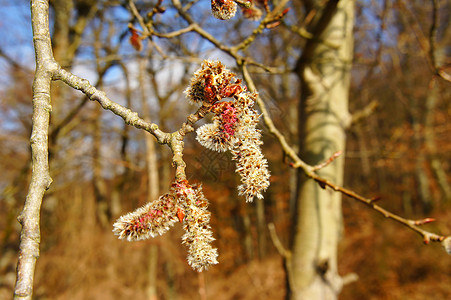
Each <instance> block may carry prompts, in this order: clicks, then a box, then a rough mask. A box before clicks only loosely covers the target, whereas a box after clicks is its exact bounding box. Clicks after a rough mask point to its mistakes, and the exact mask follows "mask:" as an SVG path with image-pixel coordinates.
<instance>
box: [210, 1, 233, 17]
mask: <svg viewBox="0 0 451 300" xmlns="http://www.w3.org/2000/svg"><path fill="white" fill-rule="evenodd" d="M236 8H237V5H236V3H235V1H233V0H211V12H212V13H213V16H214V17H215V18H217V19H219V20H228V19H230V18H233V17H234V16H235V14H236Z"/></svg>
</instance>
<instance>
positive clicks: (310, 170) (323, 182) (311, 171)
mask: <svg viewBox="0 0 451 300" xmlns="http://www.w3.org/2000/svg"><path fill="white" fill-rule="evenodd" d="M241 68H242V72H243V77H244V80H245V81H246V84H247V86H248V87H249V90H251V91H254V90H255V84H254V82H253V80H252V78H251V76H250V74H249V72H248V70H247V67H246V65H245V64H243V65H242V66H241ZM257 103H258V105H259V107H260V110H261V111H262V113H263V121H264V123H265V125H266V126H267V127H268V130H269V132H270V133H272V134H273V135H274V136H275V137H276V138H277V140H278V141H279V143H280V145H281V147H282V150H283V151H284V152H285V154H286V155H287V156H288V157H289V158H291V159H292V160H293V163H292V164H291V166H292V167H294V168H300V169H301V170H302V171H303V172H304V174H305V175H306V176H307V177H309V178H311V179H313V180H315V181H316V182H317V183H318V184H319V185H320V186H321V187H322V188H326V187H329V188H331V189H333V190H334V191H337V192H340V193H342V194H343V195H346V196H348V197H350V198H352V199H354V200H357V201H359V202H361V203H363V204H365V205H366V206H368V207H370V208H372V209H373V210H375V211H377V212H378V213H380V214H382V215H383V216H384V217H385V218H388V219H392V220H394V221H396V222H398V223H400V224H402V225H404V226H406V227H408V228H409V229H411V230H412V231H414V232H416V233H418V234H419V235H421V236H422V237H423V241H424V243H425V244H428V243H429V242H444V241H445V240H446V236H443V235H438V234H435V233H432V232H429V231H426V230H423V229H422V228H420V225H419V223H421V222H419V221H414V220H408V219H405V218H403V217H401V216H399V215H397V214H395V213H392V212H390V211H388V210H386V209H384V208H382V207H381V206H379V205H377V204H375V201H374V199H371V198H366V197H364V196H361V195H359V194H357V193H356V192H354V191H352V190H349V189H346V188H344V187H341V186H338V185H336V184H334V183H333V182H330V181H329V180H327V179H325V178H323V177H321V176H319V175H318V174H317V173H316V172H315V167H312V166H310V165H308V164H307V163H305V162H304V161H303V160H301V159H300V158H299V157H298V155H297V154H296V152H295V151H294V150H293V148H292V147H291V146H290V145H289V144H288V142H287V141H286V140H285V137H284V136H283V134H282V133H280V131H279V130H278V129H277V128H276V127H275V125H274V123H273V121H272V119H271V118H270V117H269V115H268V112H267V110H266V107H265V103H264V101H263V100H262V99H261V98H260V97H257ZM442 244H443V246H444V247H445V245H444V243H442ZM445 249H446V247H445Z"/></svg>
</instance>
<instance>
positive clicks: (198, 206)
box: [176, 183, 218, 272]
mask: <svg viewBox="0 0 451 300" xmlns="http://www.w3.org/2000/svg"><path fill="white" fill-rule="evenodd" d="M176 192H177V198H178V199H179V203H180V204H181V205H183V206H184V207H185V211H186V215H185V218H184V220H183V229H184V230H185V234H184V235H183V237H182V243H183V244H184V245H186V246H188V257H187V261H188V264H189V265H190V266H191V267H192V268H193V269H194V270H197V271H198V272H202V271H203V270H206V269H208V267H209V266H211V265H214V264H217V263H218V259H217V258H218V250H217V249H216V248H213V247H212V245H211V243H212V242H213V241H214V240H215V238H214V237H213V232H212V230H211V226H210V215H211V213H210V212H209V211H208V210H207V208H208V200H207V198H205V196H204V193H203V192H202V186H200V185H193V186H190V185H188V184H184V183H179V184H177V187H176Z"/></svg>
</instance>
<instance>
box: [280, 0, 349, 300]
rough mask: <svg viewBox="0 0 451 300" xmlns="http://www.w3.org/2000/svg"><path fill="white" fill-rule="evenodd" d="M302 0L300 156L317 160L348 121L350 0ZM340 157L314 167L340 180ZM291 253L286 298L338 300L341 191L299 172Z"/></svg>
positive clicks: (330, 150) (340, 140)
mask: <svg viewBox="0 0 451 300" xmlns="http://www.w3.org/2000/svg"><path fill="white" fill-rule="evenodd" d="M322 3H323V2H322V1H307V2H306V9H307V10H308V11H307V14H308V13H309V11H312V10H316V19H314V20H313V22H312V24H311V27H310V28H309V31H310V32H311V33H313V34H314V38H313V39H310V40H308V41H307V43H306V45H305V47H304V50H303V54H302V56H301V58H300V60H299V63H298V66H297V72H298V73H297V74H298V76H299V78H300V81H301V89H302V91H301V92H302V93H301V100H300V106H299V113H300V116H299V122H300V130H299V133H300V137H299V141H300V145H301V147H300V155H301V156H300V157H301V158H303V159H304V160H305V161H306V162H307V163H309V164H311V165H316V164H318V163H321V162H323V161H325V160H327V159H328V158H329V157H330V156H331V155H332V154H334V153H335V152H336V151H339V150H342V151H344V149H345V128H346V126H347V124H348V123H349V121H350V116H349V113H348V93H349V86H350V68H351V62H352V54H353V22H354V1H352V0H343V1H329V2H328V3H327V4H326V5H324V4H322ZM343 172H344V159H343V158H340V159H337V160H336V161H334V162H333V163H332V164H330V165H329V166H327V167H326V168H324V169H322V170H320V171H319V173H320V175H321V176H323V177H325V178H327V179H329V180H331V181H333V182H334V183H336V184H338V185H342V184H343ZM299 176H300V178H299V186H298V194H297V203H296V215H295V223H294V224H295V225H294V227H295V228H294V232H293V237H292V249H291V250H292V256H291V258H290V260H289V261H288V272H289V275H288V276H289V279H290V281H289V292H288V297H289V298H290V299H309V300H316V299H337V298H338V294H339V293H340V291H341V288H342V279H341V277H340V276H339V275H338V271H337V244H338V241H339V238H340V232H341V230H342V215H341V195H340V194H339V193H336V192H334V191H331V190H324V189H322V188H321V187H320V186H319V185H318V184H317V183H316V182H314V181H312V180H305V177H304V176H303V174H302V172H299Z"/></svg>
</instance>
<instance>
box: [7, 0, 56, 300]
mask: <svg viewBox="0 0 451 300" xmlns="http://www.w3.org/2000/svg"><path fill="white" fill-rule="evenodd" d="M48 9H49V3H48V1H44V0H41V1H37V0H33V1H32V2H31V21H32V28H33V37H34V48H35V55H36V73H35V77H34V81H33V100H32V101H33V127H32V132H31V138H30V144H31V154H32V175H31V182H30V186H29V188H28V195H27V198H26V200H25V205H24V208H23V210H22V212H21V213H20V215H19V217H18V220H19V222H20V223H21V224H22V231H21V233H20V245H19V259H18V262H17V278H16V285H15V288H14V299H31V297H32V294H33V281H34V271H35V267H36V260H37V259H38V257H39V244H40V240H41V232H40V210H41V204H42V199H43V197H44V193H45V191H46V190H47V189H48V188H49V186H50V184H51V182H52V179H51V177H50V173H49V162H48V131H49V122H50V111H51V103H50V83H51V81H52V74H53V72H54V70H56V68H57V64H56V62H55V60H54V59H53V54H52V48H51V43H50V33H49V20H48Z"/></svg>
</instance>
